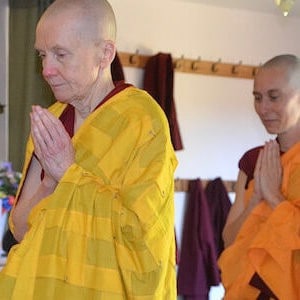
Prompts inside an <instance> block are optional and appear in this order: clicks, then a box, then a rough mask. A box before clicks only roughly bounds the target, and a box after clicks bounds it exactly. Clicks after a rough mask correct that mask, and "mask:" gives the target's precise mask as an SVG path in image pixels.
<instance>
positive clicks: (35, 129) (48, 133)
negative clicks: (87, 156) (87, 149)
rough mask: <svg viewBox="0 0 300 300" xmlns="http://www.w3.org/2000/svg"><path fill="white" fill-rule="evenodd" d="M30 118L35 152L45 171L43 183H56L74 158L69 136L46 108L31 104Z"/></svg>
mask: <svg viewBox="0 0 300 300" xmlns="http://www.w3.org/2000/svg"><path fill="white" fill-rule="evenodd" d="M30 119H31V135H32V139H33V143H34V148H35V154H36V156H37V158H38V160H39V162H40V164H41V167H42V168H43V170H44V172H45V175H44V179H43V183H44V184H45V185H53V184H55V185H56V183H57V182H58V181H59V180H60V179H61V177H62V176H63V175H64V173H65V172H66V170H67V169H68V168H69V167H70V166H71V165H72V164H73V162H74V160H75V151H74V147H73V145H72V142H71V138H70V136H69V134H68V133H67V131H66V130H65V128H64V126H63V124H62V123H61V121H60V120H59V119H57V118H56V117H55V116H53V115H52V114H51V113H50V112H49V111H48V110H47V109H44V108H42V107H40V106H33V107H32V112H31V114H30Z"/></svg>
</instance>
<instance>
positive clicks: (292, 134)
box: [277, 126, 300, 152]
mask: <svg viewBox="0 0 300 300" xmlns="http://www.w3.org/2000/svg"><path fill="white" fill-rule="evenodd" d="M277 139H278V142H279V145H280V151H282V152H287V151H288V150H289V149H290V148H292V147H293V146H294V145H295V144H297V143H298V142H299V141H300V127H299V126H297V127H295V128H293V129H290V130H289V131H286V132H283V133H280V134H278V136H277Z"/></svg>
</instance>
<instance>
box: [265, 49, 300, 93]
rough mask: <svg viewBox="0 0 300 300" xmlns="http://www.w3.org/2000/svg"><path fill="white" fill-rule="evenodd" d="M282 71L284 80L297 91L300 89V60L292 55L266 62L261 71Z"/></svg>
mask: <svg viewBox="0 0 300 300" xmlns="http://www.w3.org/2000/svg"><path fill="white" fill-rule="evenodd" d="M271 68H274V69H277V70H278V69H280V70H281V71H282V76H283V78H285V79H286V81H287V82H288V83H289V85H290V86H291V87H293V88H295V89H300V60H299V58H298V57H297V56H295V55H292V54H282V55H278V56H275V57H273V58H271V59H270V60H268V61H267V62H265V63H264V64H263V65H262V66H261V67H260V69H262V70H263V69H271Z"/></svg>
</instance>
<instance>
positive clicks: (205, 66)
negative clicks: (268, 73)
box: [118, 51, 258, 79]
mask: <svg viewBox="0 0 300 300" xmlns="http://www.w3.org/2000/svg"><path fill="white" fill-rule="evenodd" d="M118 55H119V58H120V61H121V63H122V65H123V66H124V67H135V68H145V66H146V63H147V61H148V59H149V57H150V55H141V54H139V53H138V51H137V52H136V53H127V52H118ZM173 64H174V70H175V71H178V72H184V73H194V74H203V75H213V76H225V77H233V78H246V79H253V77H254V76H255V74H256V72H257V68H258V66H250V65H244V64H242V61H240V62H239V63H236V64H233V63H224V62H222V61H221V59H219V60H218V61H204V60H202V59H200V58H199V59H196V60H195V59H190V58H184V57H183V56H182V57H181V58H173Z"/></svg>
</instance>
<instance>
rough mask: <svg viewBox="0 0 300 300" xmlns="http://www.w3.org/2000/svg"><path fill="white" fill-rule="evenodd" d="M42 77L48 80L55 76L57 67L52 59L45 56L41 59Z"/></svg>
mask: <svg viewBox="0 0 300 300" xmlns="http://www.w3.org/2000/svg"><path fill="white" fill-rule="evenodd" d="M42 66H43V72H42V74H43V76H44V78H46V79H47V78H49V77H51V76H54V75H56V74H57V67H56V64H55V62H54V60H53V59H51V57H50V56H46V57H44V58H43V63H42Z"/></svg>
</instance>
